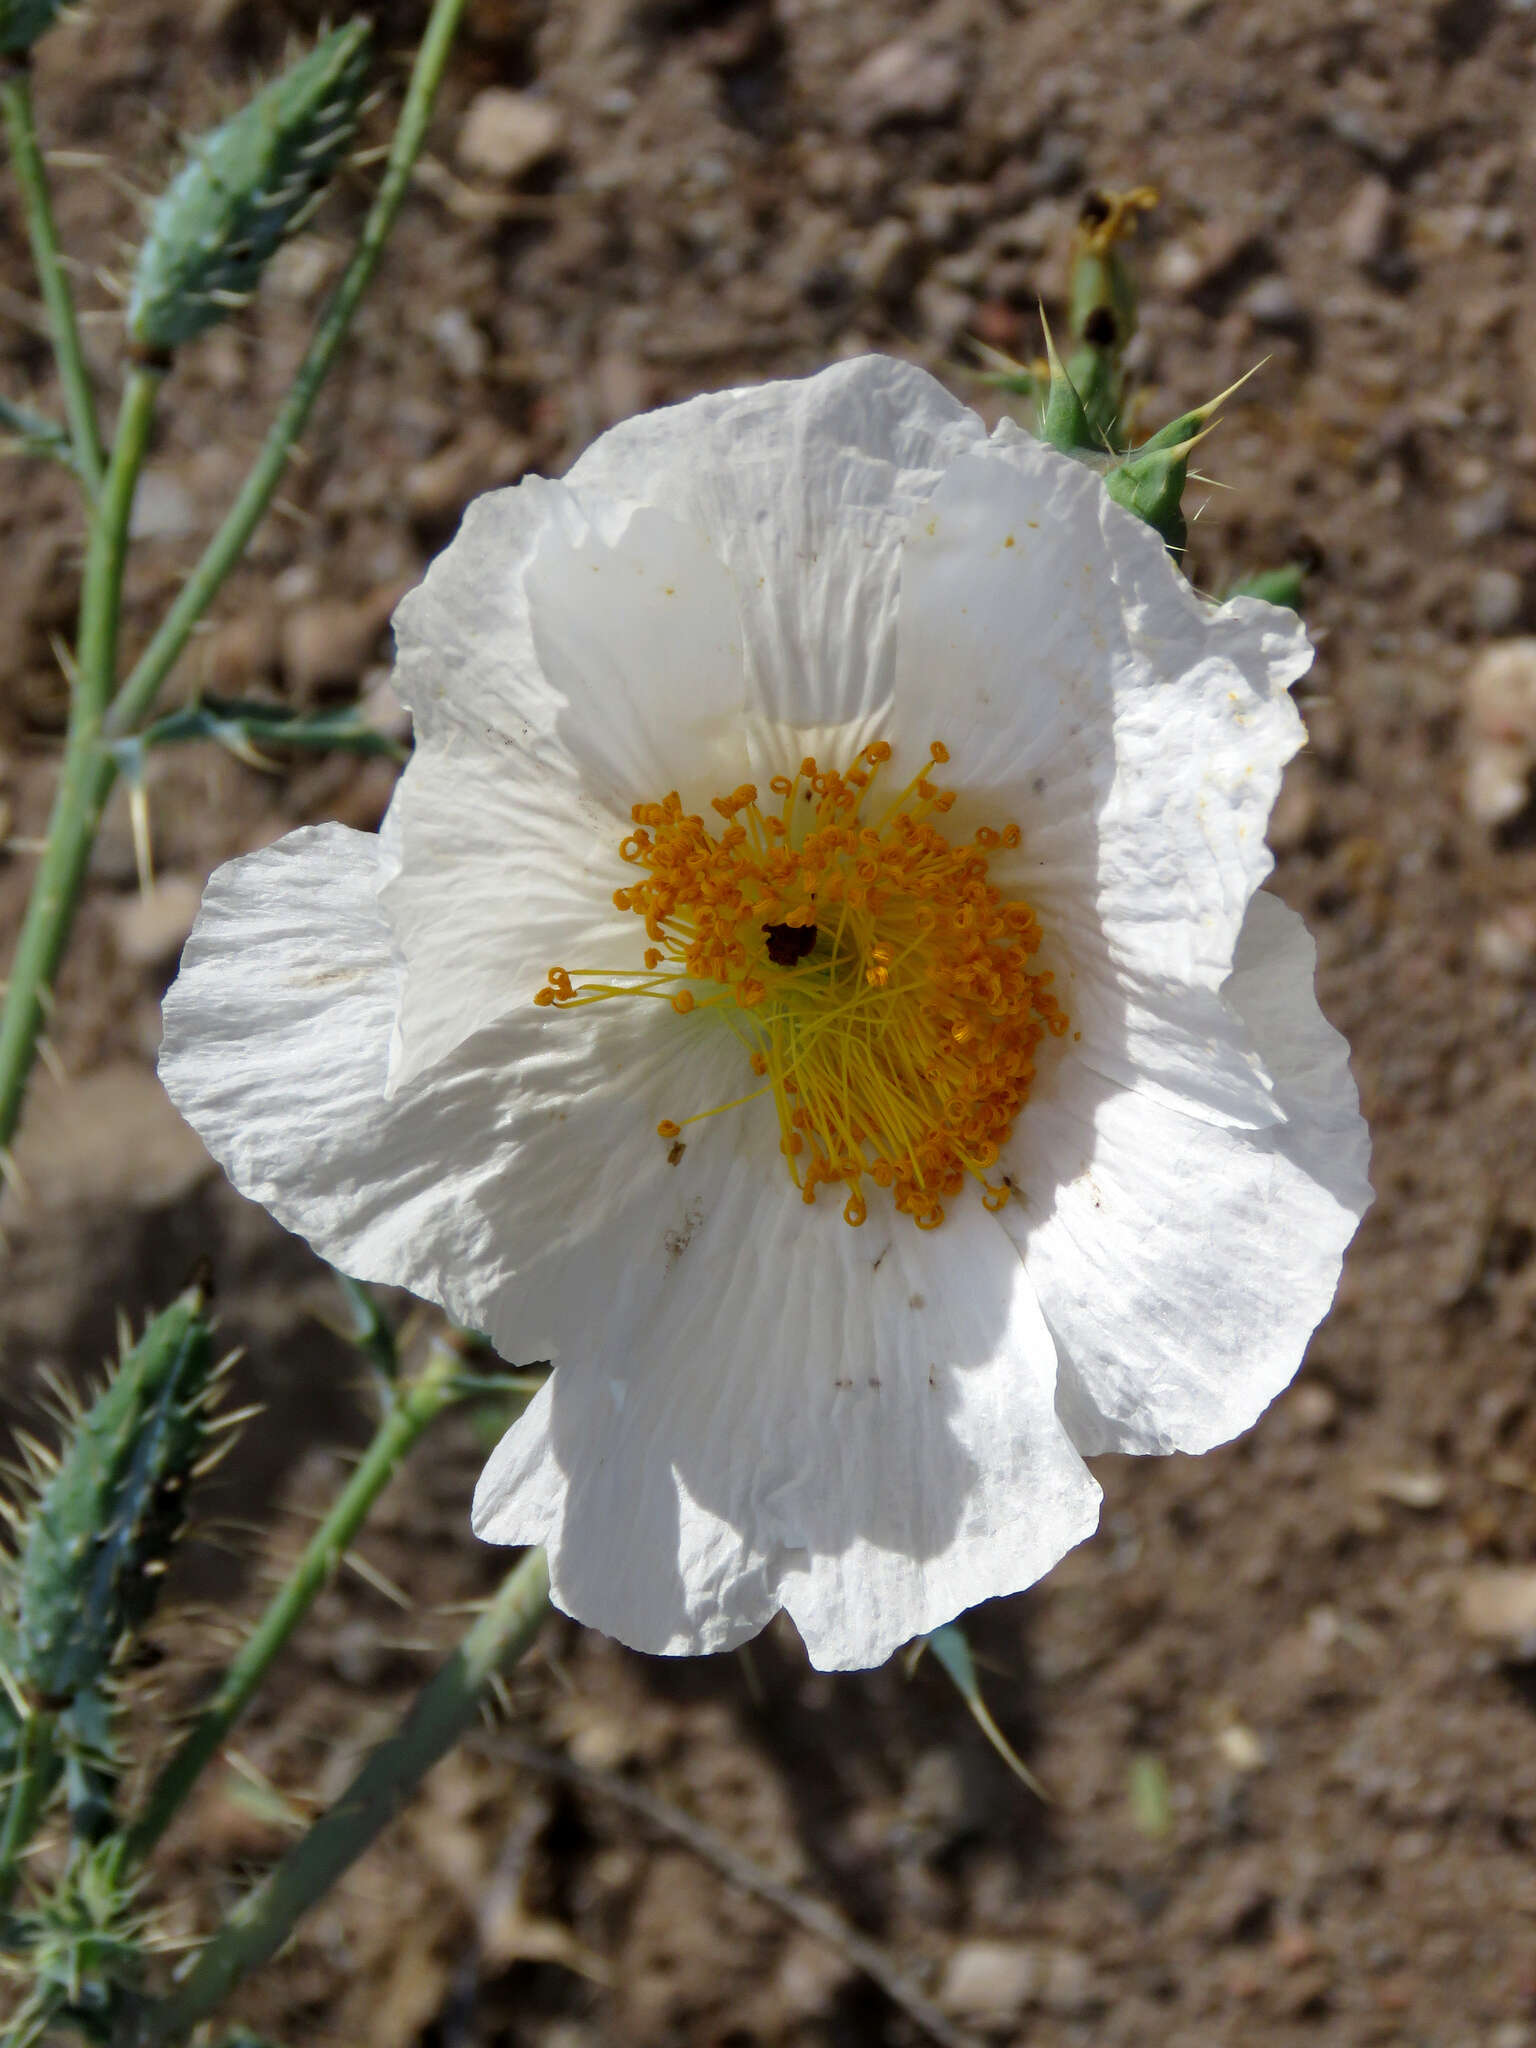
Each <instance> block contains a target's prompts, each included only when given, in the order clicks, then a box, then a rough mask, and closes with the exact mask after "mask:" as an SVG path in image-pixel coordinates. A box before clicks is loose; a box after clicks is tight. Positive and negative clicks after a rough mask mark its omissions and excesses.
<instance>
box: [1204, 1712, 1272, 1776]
mask: <svg viewBox="0 0 1536 2048" xmlns="http://www.w3.org/2000/svg"><path fill="white" fill-rule="evenodd" d="M1216 1747H1217V1749H1218V1750H1219V1751H1220V1753H1221V1757H1222V1760H1223V1762H1225V1763H1228V1764H1230V1765H1231V1766H1232V1768H1233V1770H1234V1771H1243V1772H1248V1771H1261V1770H1263V1768H1264V1766H1265V1764H1266V1763H1267V1762H1268V1761H1269V1755H1268V1752H1267V1751H1266V1749H1265V1747H1264V1744H1263V1743H1262V1742H1261V1741H1260V1739H1259V1737H1258V1736H1257V1735H1255V1734H1254V1732H1253V1730H1252V1729H1251V1728H1249V1727H1247V1726H1246V1725H1245V1724H1244V1723H1243V1722H1241V1721H1229V1722H1228V1723H1227V1725H1226V1727H1225V1728H1223V1729H1221V1730H1220V1732H1219V1733H1218V1734H1217V1737H1216Z"/></svg>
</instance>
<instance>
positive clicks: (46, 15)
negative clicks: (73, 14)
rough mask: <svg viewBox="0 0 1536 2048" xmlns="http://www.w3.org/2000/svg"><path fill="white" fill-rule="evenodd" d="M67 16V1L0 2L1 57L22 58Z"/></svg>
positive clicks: (20, 0) (12, 0)
mask: <svg viewBox="0 0 1536 2048" xmlns="http://www.w3.org/2000/svg"><path fill="white" fill-rule="evenodd" d="M63 12H64V0H0V54H3V55H5V56H7V57H19V56H20V55H21V54H22V52H23V51H24V50H30V49H31V47H32V45H33V44H34V43H35V42H36V41H37V39H38V37H39V36H40V35H43V34H45V33H46V32H47V31H48V30H49V29H51V28H52V27H53V25H54V23H55V22H56V21H57V20H58V18H59V16H60V15H61V14H62V13H63Z"/></svg>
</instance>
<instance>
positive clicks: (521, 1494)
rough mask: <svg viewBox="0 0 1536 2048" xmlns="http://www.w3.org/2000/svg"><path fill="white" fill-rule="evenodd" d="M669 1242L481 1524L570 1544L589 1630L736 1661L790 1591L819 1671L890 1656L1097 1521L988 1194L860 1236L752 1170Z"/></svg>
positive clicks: (588, 1319)
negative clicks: (657, 1274) (642, 1295)
mask: <svg viewBox="0 0 1536 2048" xmlns="http://www.w3.org/2000/svg"><path fill="white" fill-rule="evenodd" d="M940 1237H942V1238H943V1239H945V1240H946V1242H944V1243H942V1244H941V1243H940V1242H939V1241H938V1240H939V1238H940ZM669 1258H670V1267H671V1270H670V1272H669V1273H668V1274H667V1276H666V1284H665V1286H664V1287H663V1288H662V1289H661V1290H660V1291H659V1292H657V1293H656V1294H655V1295H654V1297H653V1298H652V1300H651V1301H650V1303H649V1305H648V1310H647V1311H646V1312H644V1313H642V1314H641V1316H640V1317H638V1318H637V1316H636V1313H635V1310H636V1303H635V1301H634V1299H633V1298H632V1297H631V1298H618V1297H616V1296H613V1295H610V1293H609V1290H608V1286H607V1285H604V1284H602V1283H601V1282H600V1283H599V1284H596V1285H593V1286H592V1287H591V1288H590V1292H589V1298H588V1300H587V1302H586V1304H585V1313H584V1318H583V1329H584V1332H585V1342H586V1346H587V1352H586V1356H585V1357H584V1359H583V1360H582V1361H581V1362H580V1363H576V1364H572V1365H569V1366H566V1367H563V1368H562V1369H561V1370H560V1371H558V1372H557V1373H556V1374H555V1375H554V1376H553V1378H552V1380H551V1381H550V1383H549V1385H548V1386H547V1387H546V1388H545V1389H544V1390H543V1392H542V1393H541V1394H540V1395H539V1396H538V1397H537V1399H536V1400H535V1402H534V1403H533V1404H532V1406H531V1407H530V1409H529V1411H528V1412H527V1414H525V1415H524V1416H523V1417H522V1419H521V1420H520V1421H519V1422H518V1423H517V1424H515V1425H514V1427H513V1428H512V1429H511V1430H510V1431H509V1432H508V1434H507V1436H506V1437H505V1438H504V1439H503V1441H502V1443H501V1445H500V1447H499V1449H498V1450H497V1451H496V1453H495V1455H494V1456H493V1458H492V1460H491V1462H490V1464H489V1466H488V1467H487V1469H486V1471H485V1474H484V1476H483V1478H482V1480H481V1482H480V1487H479V1489H478V1492H477V1495H476V1503H475V1527H476V1529H477V1530H478V1532H479V1533H480V1534H481V1535H482V1536H485V1537H487V1538H489V1539H490V1540H491V1541H493V1542H501V1543H521V1542H545V1543H547V1544H548V1546H549V1551H550V1564H551V1574H552V1581H553V1585H554V1591H555V1598H556V1600H557V1602H558V1603H559V1604H560V1605H561V1606H562V1607H564V1608H565V1609H566V1610H567V1611H568V1612H569V1613H571V1614H574V1615H575V1616H576V1617H577V1618H578V1619H580V1620H582V1621H585V1622H588V1623H590V1624H591V1625H592V1626H594V1627H597V1628H601V1629H603V1630H605V1631H606V1632H607V1633H609V1634H612V1635H616V1636H618V1637H619V1638H620V1639H621V1640H622V1641H624V1642H627V1643H630V1644H632V1645H634V1646H635V1647H637V1648H640V1649H645V1650H652V1651H663V1652H682V1651H697V1650H714V1649H724V1648H727V1647H728V1646H729V1645H731V1644H732V1643H736V1642H740V1641H742V1640H744V1639H745V1638H746V1637H747V1636H749V1635H751V1634H753V1633H754V1632H755V1631H756V1630H757V1629H759V1628H761V1626H762V1625H763V1623H764V1622H765V1621H766V1620H767V1619H768V1618H769V1617H770V1615H771V1614H772V1613H773V1612H774V1611H775V1609H776V1608H778V1607H779V1606H781V1605H782V1606H785V1607H787V1608H788V1610H789V1612H790V1614H791V1615H792V1616H793V1618H794V1621H795V1623H796V1625H797V1627H798V1628H799V1629H800V1632H801V1634H802V1636H803V1637H804V1639H805V1642H806V1647H807V1649H808V1651H809V1653H810V1656H811V1660H812V1662H813V1663H814V1664H816V1665H818V1666H819V1667H822V1668H843V1667H852V1666H864V1665H870V1664H877V1663H880V1662H882V1661H883V1660H884V1659H885V1658H886V1657H887V1656H889V1655H890V1654H891V1652H892V1651H893V1650H894V1649H896V1648H897V1647H899V1645H900V1644H901V1643H903V1642H905V1641H907V1640H908V1639H910V1638H911V1637H912V1636H914V1635H916V1634H920V1633H922V1632H924V1631H925V1630H928V1629H931V1628H934V1627H936V1626H937V1625H938V1624H939V1623H940V1622H942V1621H946V1620H948V1619H950V1618H951V1617H952V1616H953V1615H954V1614H956V1613H958V1612H959V1611H960V1610H961V1609H962V1608H964V1607H966V1606H969V1605H971V1604H973V1603H974V1602H976V1601H978V1600H983V1599H987V1598H989V1597H991V1596H992V1595H994V1594H999V1593H1004V1592H1011V1591H1014V1590H1017V1589H1018V1588H1020V1587H1022V1586H1026V1585H1029V1584H1031V1583H1033V1581H1034V1580H1036V1579H1037V1578H1039V1577H1040V1576H1041V1575H1042V1574H1043V1573H1044V1572H1046V1571H1047V1570H1049V1569H1050V1567H1051V1565H1052V1564H1054V1563H1055V1562H1056V1560H1057V1559H1058V1558H1059V1557H1060V1556H1061V1555H1062V1554H1063V1553H1064V1552H1065V1551H1066V1550H1068V1549H1070V1548H1071V1547H1072V1546H1073V1545H1074V1544H1076V1543H1078V1542H1080V1541H1081V1540H1082V1539H1083V1537H1085V1536H1086V1535H1088V1534H1089V1533H1090V1531H1091V1530H1092V1528H1093V1527H1094V1524H1095V1521H1096V1518H1097V1503H1098V1488H1097V1486H1096V1485H1095V1484H1094V1482H1093V1480H1092V1478H1091V1477H1090V1476H1089V1474H1088V1472H1087V1471H1086V1469H1085V1468H1084V1466H1083V1465H1082V1462H1081V1460H1080V1459H1079V1457H1078V1456H1077V1453H1076V1452H1075V1451H1074V1450H1073V1448H1072V1446H1071V1444H1070V1442H1069V1441H1068V1439H1067V1437H1066V1434H1065V1432H1064V1431H1063V1430H1062V1428H1061V1426H1060V1424H1059V1423H1058V1421H1057V1418H1056V1415H1055V1413H1054V1407H1053V1388H1054V1378H1055V1375H1054V1362H1053V1357H1052V1348H1051V1342H1050V1338H1049V1336H1048V1334H1047V1332H1046V1330H1045V1326H1044V1324H1043V1322H1042V1320H1041V1317H1040V1313H1039V1309H1038V1307H1037V1305H1036V1303H1035V1299H1034V1294H1033V1290H1032V1289H1031V1287H1030V1285H1029V1281H1028V1278H1027V1276H1026V1274H1025V1272H1024V1269H1023V1267H1022V1265H1021V1264H1020V1261H1019V1258H1018V1254H1017V1252H1016V1251H1015V1250H1014V1248H1013V1246H1012V1245H1011V1244H1009V1242H1008V1241H1007V1239H1006V1237H1005V1236H1004V1234H1003V1233H1002V1232H1001V1231H1000V1230H999V1229H998V1228H997V1226H996V1224H995V1222H994V1221H993V1220H992V1218H990V1217H989V1216H988V1215H987V1214H986V1213H985V1211H983V1210H982V1209H981V1208H980V1206H979V1205H967V1206H966V1207H965V1208H964V1209H959V1210H957V1213H956V1215H955V1217H954V1218H953V1219H952V1221H951V1222H950V1223H949V1224H946V1225H945V1228H944V1230H943V1232H942V1233H937V1234H935V1235H933V1236H924V1235H923V1234H922V1233H921V1232H919V1231H917V1230H915V1229H914V1228H913V1227H912V1226H911V1224H910V1223H907V1222H905V1221H903V1222H901V1223H900V1224H899V1225H897V1224H893V1223H890V1222H885V1223H878V1224H877V1223H876V1221H875V1220H874V1219H873V1218H872V1219H871V1221H870V1223H868V1224H866V1225H865V1226H864V1227H863V1228H862V1229H859V1230H853V1229H850V1228H849V1227H848V1226H847V1225H846V1224H845V1223H843V1222H842V1221H841V1219H840V1218H839V1216H838V1214H837V1211H836V1206H835V1204H834V1203H833V1202H830V1201H828V1200H827V1199H826V1198H825V1197H824V1198H823V1200H822V1201H821V1202H820V1203H819V1204H817V1205H816V1207H815V1208H814V1209H808V1208H807V1207H806V1206H805V1205H804V1204H802V1203H799V1202H797V1201H796V1200H795V1199H794V1197H793V1194H792V1191H788V1190H786V1189H783V1188H780V1187H778V1186H774V1185H767V1184H765V1183H764V1181H763V1179H762V1177H761V1175H760V1174H759V1173H757V1172H755V1171H753V1170H750V1169H749V1168H748V1167H746V1166H743V1168H742V1169H741V1170H740V1171H737V1172H733V1173H732V1174H731V1175H730V1176H729V1177H728V1179H727V1180H726V1182H725V1183H724V1184H723V1185H721V1186H720V1187H719V1189H718V1192H717V1195H716V1197H715V1199H714V1200H713V1201H712V1202H710V1203H707V1204H706V1203H704V1202H702V1201H701V1202H700V1203H699V1204H698V1206H697V1208H696V1211H695V1213H694V1215H693V1216H692V1218H691V1219H690V1226H689V1228H688V1230H687V1232H686V1233H685V1234H684V1235H681V1236H679V1237H677V1238H675V1239H674V1241H673V1245H672V1249H671V1251H670V1253H669ZM608 1279H609V1281H610V1282H611V1283H612V1284H613V1285H615V1286H618V1285H620V1284H621V1276H620V1272H619V1269H618V1267H617V1265H616V1264H615V1265H614V1266H612V1267H610V1269H609V1274H608Z"/></svg>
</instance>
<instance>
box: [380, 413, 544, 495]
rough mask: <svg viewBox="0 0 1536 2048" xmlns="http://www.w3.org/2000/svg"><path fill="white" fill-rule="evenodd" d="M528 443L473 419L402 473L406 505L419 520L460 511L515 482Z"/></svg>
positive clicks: (524, 462) (486, 421)
mask: <svg viewBox="0 0 1536 2048" xmlns="http://www.w3.org/2000/svg"><path fill="white" fill-rule="evenodd" d="M530 456H531V450H530V448H529V444H528V443H527V442H526V441H524V440H520V439H518V438H516V437H513V436H505V435H503V434H502V433H501V432H500V431H499V430H498V429H497V427H496V425H495V422H494V421H492V420H489V419H486V418H484V417H481V418H478V419H475V420H472V421H471V422H470V424H469V425H468V426H467V427H466V428H465V429H464V431H463V433H462V434H460V435H459V436H458V438H457V439H456V440H453V441H450V442H449V443H448V446H447V447H446V448H440V449H439V450H438V451H437V453H436V454H435V455H429V456H428V457H427V458H426V460H425V461H424V462H417V463H413V464H412V466H411V467H410V468H409V469H408V470H407V471H406V473H405V502H406V505H407V506H408V507H409V509H410V511H411V512H412V513H413V514H414V516H415V517H416V518H418V519H442V518H445V517H447V516H448V515H449V514H451V513H454V512H458V511H461V510H462V509H463V507H464V506H465V505H466V504H467V503H468V502H469V500H470V499H471V498H473V497H474V496H476V494H477V493H478V492H480V491H488V490H491V489H492V488H493V487H494V486H495V485H497V484H510V483H514V482H515V481H516V480H517V478H518V477H520V476H521V475H522V474H523V472H524V470H525V469H527V467H528V463H529V460H530Z"/></svg>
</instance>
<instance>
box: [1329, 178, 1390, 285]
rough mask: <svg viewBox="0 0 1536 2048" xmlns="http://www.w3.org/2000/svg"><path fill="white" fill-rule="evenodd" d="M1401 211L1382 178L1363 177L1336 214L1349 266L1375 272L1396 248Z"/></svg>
mask: <svg viewBox="0 0 1536 2048" xmlns="http://www.w3.org/2000/svg"><path fill="white" fill-rule="evenodd" d="M1401 227H1402V212H1401V208H1400V207H1399V205H1398V199H1397V194H1396V193H1395V192H1394V191H1393V190H1392V187H1391V186H1390V185H1389V184H1388V183H1387V181H1386V179H1385V178H1364V179H1362V180H1361V182H1360V183H1359V184H1358V185H1357V186H1356V187H1355V189H1354V191H1353V192H1352V193H1351V194H1350V196H1349V197H1348V199H1346V200H1345V202H1344V206H1343V210H1342V212H1341V213H1340V214H1339V220H1338V237H1339V247H1340V248H1341V249H1342V250H1343V251H1344V254H1345V255H1346V256H1347V257H1348V258H1349V260H1350V262H1351V263H1354V264H1357V265H1358V266H1359V267H1360V269H1362V270H1374V269H1376V268H1377V267H1378V265H1380V264H1381V263H1382V262H1383V261H1384V260H1385V259H1386V258H1387V257H1388V256H1390V255H1391V254H1392V252H1393V250H1394V249H1395V248H1396V246H1397V239H1398V235H1399V233H1400V231H1401Z"/></svg>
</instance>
